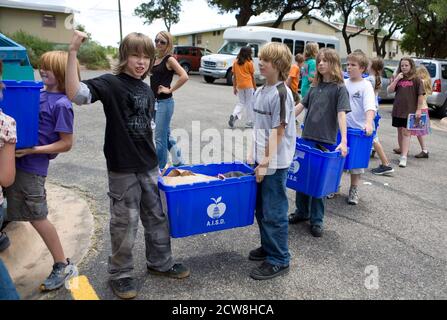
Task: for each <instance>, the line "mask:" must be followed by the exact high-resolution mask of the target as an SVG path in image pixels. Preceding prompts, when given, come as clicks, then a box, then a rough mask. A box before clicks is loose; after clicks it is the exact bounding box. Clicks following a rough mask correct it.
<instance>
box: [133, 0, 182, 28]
mask: <svg viewBox="0 0 447 320" xmlns="http://www.w3.org/2000/svg"><path fill="white" fill-rule="evenodd" d="M180 11H181V0H150V1H148V2H145V3H142V4H141V5H140V6H139V7H137V8H136V9H135V11H134V14H135V15H136V16H138V17H140V18H143V19H144V24H151V23H152V22H153V21H154V20H157V19H163V22H164V24H165V26H166V29H167V30H168V32H170V31H171V26H172V25H173V24H176V23H178V22H179V21H180Z"/></svg>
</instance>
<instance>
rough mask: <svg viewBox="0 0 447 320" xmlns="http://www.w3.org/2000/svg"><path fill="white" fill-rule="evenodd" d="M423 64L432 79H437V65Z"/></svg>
mask: <svg viewBox="0 0 447 320" xmlns="http://www.w3.org/2000/svg"><path fill="white" fill-rule="evenodd" d="M421 64H422V65H424V67H426V68H427V71H428V73H430V77H432V78H434V77H436V64H434V63H431V62H422V63H421Z"/></svg>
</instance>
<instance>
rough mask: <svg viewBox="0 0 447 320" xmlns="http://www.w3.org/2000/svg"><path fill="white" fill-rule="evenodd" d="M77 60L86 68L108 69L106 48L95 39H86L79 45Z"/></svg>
mask: <svg viewBox="0 0 447 320" xmlns="http://www.w3.org/2000/svg"><path fill="white" fill-rule="evenodd" d="M78 58H79V62H80V63H81V64H85V65H86V67H87V68H88V69H92V70H97V69H110V63H109V60H108V59H107V50H106V48H104V47H102V46H101V45H99V44H98V43H97V42H95V41H88V42H86V43H84V44H83V45H82V46H81V49H80V50H79V54H78Z"/></svg>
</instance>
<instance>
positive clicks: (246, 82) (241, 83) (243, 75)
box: [233, 59, 255, 89]
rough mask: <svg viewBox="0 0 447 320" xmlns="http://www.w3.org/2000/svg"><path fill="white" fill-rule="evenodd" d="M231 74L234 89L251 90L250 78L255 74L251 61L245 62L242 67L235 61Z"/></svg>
mask: <svg viewBox="0 0 447 320" xmlns="http://www.w3.org/2000/svg"><path fill="white" fill-rule="evenodd" d="M233 73H234V76H235V77H236V87H237V88H238V89H250V88H253V79H252V77H253V76H254V74H255V66H254V64H253V61H245V63H244V64H243V65H239V64H238V63H237V59H236V60H235V61H234V62H233Z"/></svg>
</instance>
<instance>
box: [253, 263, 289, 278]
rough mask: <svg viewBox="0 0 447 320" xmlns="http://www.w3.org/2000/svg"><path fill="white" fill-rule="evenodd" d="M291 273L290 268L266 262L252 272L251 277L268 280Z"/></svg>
mask: <svg viewBox="0 0 447 320" xmlns="http://www.w3.org/2000/svg"><path fill="white" fill-rule="evenodd" d="M287 273H289V266H285V267H281V266H277V265H273V264H270V263H268V262H266V261H264V262H263V263H262V264H261V265H260V266H259V267H256V268H254V269H252V270H251V272H250V277H252V278H253V279H255V280H268V279H272V278H275V277H277V276H280V275H283V274H287Z"/></svg>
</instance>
